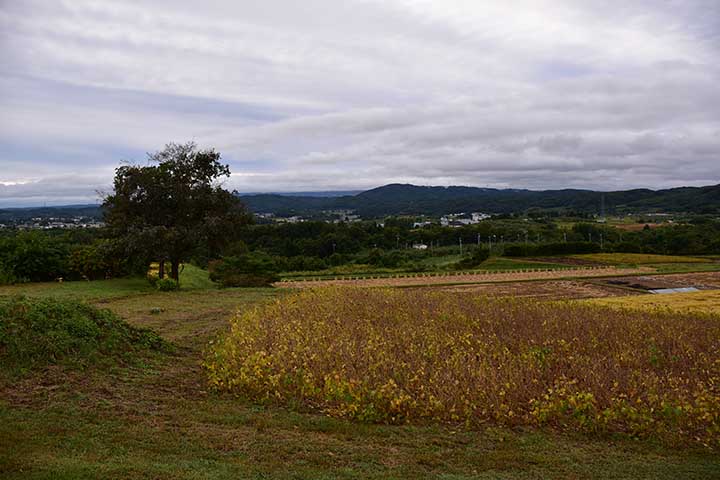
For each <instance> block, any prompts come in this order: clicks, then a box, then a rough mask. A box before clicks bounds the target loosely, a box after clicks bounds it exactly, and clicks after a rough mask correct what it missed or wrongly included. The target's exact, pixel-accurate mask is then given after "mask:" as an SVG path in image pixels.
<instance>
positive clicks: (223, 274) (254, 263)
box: [209, 253, 279, 287]
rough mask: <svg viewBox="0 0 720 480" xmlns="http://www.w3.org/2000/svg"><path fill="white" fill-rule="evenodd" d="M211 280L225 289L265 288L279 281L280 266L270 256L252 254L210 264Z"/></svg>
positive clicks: (226, 258)
mask: <svg viewBox="0 0 720 480" xmlns="http://www.w3.org/2000/svg"><path fill="white" fill-rule="evenodd" d="M209 270H210V280H212V281H214V282H219V283H220V285H221V286H223V287H263V286H268V285H271V284H272V283H273V282H276V281H278V280H279V277H278V276H277V271H278V265H277V263H276V262H275V260H274V259H273V258H272V257H270V256H269V255H266V254H263V253H251V254H246V255H240V256H237V257H225V258H223V259H222V260H215V261H212V262H210V265H209Z"/></svg>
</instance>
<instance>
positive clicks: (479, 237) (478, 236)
mask: <svg viewBox="0 0 720 480" xmlns="http://www.w3.org/2000/svg"><path fill="white" fill-rule="evenodd" d="M479 246H480V234H479V233H478V247H479Z"/></svg>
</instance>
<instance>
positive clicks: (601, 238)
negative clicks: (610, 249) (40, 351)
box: [600, 233, 603, 250]
mask: <svg viewBox="0 0 720 480" xmlns="http://www.w3.org/2000/svg"><path fill="white" fill-rule="evenodd" d="M602 249H603V236H602V233H601V234H600V250H602Z"/></svg>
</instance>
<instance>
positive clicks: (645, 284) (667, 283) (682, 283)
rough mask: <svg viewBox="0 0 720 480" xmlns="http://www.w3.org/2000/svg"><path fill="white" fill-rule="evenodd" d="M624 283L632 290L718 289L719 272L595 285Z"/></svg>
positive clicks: (607, 280) (620, 279) (623, 279)
mask: <svg viewBox="0 0 720 480" xmlns="http://www.w3.org/2000/svg"><path fill="white" fill-rule="evenodd" d="M619 282H624V283H625V284H626V285H627V286H632V287H633V288H644V289H656V288H682V287H696V288H699V289H701V290H702V289H708V290H709V289H718V288H720V272H695V273H674V274H670V275H642V276H634V277H618V278H604V279H602V281H598V282H595V283H603V284H610V285H612V284H615V285H618V284H619Z"/></svg>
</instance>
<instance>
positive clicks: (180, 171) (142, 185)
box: [103, 142, 252, 280]
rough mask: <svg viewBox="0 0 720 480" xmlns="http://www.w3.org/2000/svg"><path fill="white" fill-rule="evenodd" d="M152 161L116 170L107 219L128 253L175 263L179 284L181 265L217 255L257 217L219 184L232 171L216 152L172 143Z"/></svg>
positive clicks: (152, 158)
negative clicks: (200, 256)
mask: <svg viewBox="0 0 720 480" xmlns="http://www.w3.org/2000/svg"><path fill="white" fill-rule="evenodd" d="M150 160H151V161H152V162H154V163H156V165H148V166H138V165H124V166H122V167H119V168H117V169H116V170H115V180H114V186H113V189H114V191H113V194H112V195H109V196H108V197H107V198H106V199H105V201H104V203H103V207H104V208H105V211H106V215H105V220H106V223H107V224H108V226H109V228H110V230H111V231H112V232H113V234H114V235H115V236H116V237H117V238H120V239H122V240H123V242H124V243H125V246H126V251H127V252H128V253H129V254H132V255H133V256H139V257H141V258H144V259H147V260H157V261H165V260H168V261H170V263H171V270H170V272H169V273H170V276H172V277H173V278H175V280H178V277H179V265H180V263H181V262H183V261H185V260H187V259H188V258H191V257H192V256H193V254H194V253H198V252H201V253H200V254H201V255H202V256H203V257H205V258H212V256H213V254H215V255H218V254H219V252H220V251H221V249H222V247H223V246H224V245H225V244H226V243H227V242H228V241H230V240H232V239H234V238H236V235H234V233H235V232H236V230H237V229H238V228H239V227H240V226H241V225H244V224H246V223H249V222H250V221H251V220H252V217H251V216H250V215H249V214H248V212H247V211H246V210H245V208H244V206H243V204H242V203H241V202H240V200H239V199H238V198H237V196H236V195H234V194H233V193H231V192H229V191H227V190H225V189H223V188H222V186H221V185H220V184H219V183H218V180H219V179H220V178H221V177H228V176H230V169H229V167H228V166H227V165H223V164H222V163H220V154H219V153H218V152H216V151H215V150H213V149H209V150H198V149H197V147H196V145H195V144H194V143H192V142H190V143H187V144H184V145H177V144H172V143H171V144H168V145H167V146H166V147H165V148H164V149H163V150H161V151H159V152H157V153H155V154H152V155H150ZM148 263H149V262H148Z"/></svg>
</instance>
